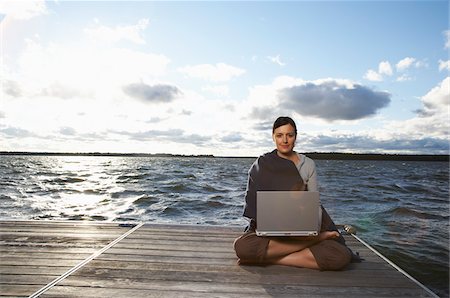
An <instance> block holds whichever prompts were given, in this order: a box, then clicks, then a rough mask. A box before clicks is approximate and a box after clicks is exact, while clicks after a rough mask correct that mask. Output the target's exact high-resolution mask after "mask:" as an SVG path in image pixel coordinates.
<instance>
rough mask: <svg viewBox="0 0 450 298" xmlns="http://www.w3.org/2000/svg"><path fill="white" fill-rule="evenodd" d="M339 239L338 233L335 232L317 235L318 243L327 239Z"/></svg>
mask: <svg viewBox="0 0 450 298" xmlns="http://www.w3.org/2000/svg"><path fill="white" fill-rule="evenodd" d="M338 237H339V232H337V231H325V232H322V233H320V234H319V241H323V240H327V239H335V238H338Z"/></svg>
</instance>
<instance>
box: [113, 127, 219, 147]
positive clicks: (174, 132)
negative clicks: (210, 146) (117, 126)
mask: <svg viewBox="0 0 450 298" xmlns="http://www.w3.org/2000/svg"><path fill="white" fill-rule="evenodd" d="M110 132H111V133H114V134H119V135H124V136H128V137H129V138H131V139H134V140H138V141H155V140H156V141H165V142H167V141H169V142H174V143H187V144H193V145H198V146H202V145H204V144H205V143H208V142H209V141H210V140H211V137H208V136H201V135H199V134H185V132H184V131H183V130H182V129H178V128H177V129H169V130H146V131H140V132H129V131H110Z"/></svg>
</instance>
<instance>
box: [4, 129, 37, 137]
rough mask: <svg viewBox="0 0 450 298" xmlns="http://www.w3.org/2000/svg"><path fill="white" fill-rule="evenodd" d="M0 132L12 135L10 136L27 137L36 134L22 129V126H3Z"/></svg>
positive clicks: (8, 135)
mask: <svg viewBox="0 0 450 298" xmlns="http://www.w3.org/2000/svg"><path fill="white" fill-rule="evenodd" d="M0 134H3V135H5V136H6V137H10V138H26V137H33V136H35V134H34V133H32V132H30V131H28V130H26V129H22V128H18V127H7V128H2V129H0Z"/></svg>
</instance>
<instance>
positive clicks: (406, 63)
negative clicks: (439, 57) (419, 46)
mask: <svg viewBox="0 0 450 298" xmlns="http://www.w3.org/2000/svg"><path fill="white" fill-rule="evenodd" d="M415 61H416V58H412V57H406V58H404V59H402V60H400V61H399V62H398V63H397V64H396V65H395V67H396V68H397V71H405V70H406V69H408V68H409V67H411V65H413V63H414V62H415Z"/></svg>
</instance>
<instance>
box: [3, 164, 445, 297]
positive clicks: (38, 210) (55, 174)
mask: <svg viewBox="0 0 450 298" xmlns="http://www.w3.org/2000/svg"><path fill="white" fill-rule="evenodd" d="M252 162H253V159H247V158H167V157H163V158H157V157H82V156H76V157H69V156H65V157H50V156H33V157H31V156H0V206H1V209H0V218H1V219H49V220H51V219H54V220H56V219H58V220H61V219H63V220H67V219H69V220H105V221H149V222H157V223H186V224H209V225H233V226H235V225H241V226H244V225H245V224H246V222H245V220H243V218H242V216H241V214H242V208H243V203H244V202H243V200H244V192H245V186H246V183H247V171H248V169H249V167H250V165H251V163H252ZM316 164H317V169H318V176H319V184H320V191H321V199H322V204H323V205H324V206H325V208H326V209H327V210H328V212H329V213H330V214H331V216H332V218H333V219H334V221H335V222H336V223H337V224H352V225H353V226H355V227H356V228H357V230H358V235H359V236H360V237H361V238H363V239H364V240H366V241H367V242H368V243H370V244H371V245H372V246H374V247H375V248H377V249H378V250H379V251H380V252H382V253H383V254H384V255H385V256H387V257H388V258H389V259H391V260H392V261H394V262H395V263H396V264H398V265H399V266H400V267H401V268H403V269H404V270H406V271H407V272H408V273H409V274H411V275H412V276H414V277H415V278H417V279H418V280H419V281H421V282H423V283H424V284H425V285H427V286H428V287H429V288H431V289H432V290H433V291H435V292H436V293H437V294H438V295H440V296H442V297H447V296H448V295H449V289H448V281H449V232H448V230H449V218H450V217H449V165H448V163H445V162H400V161H335V160H317V161H316Z"/></svg>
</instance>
